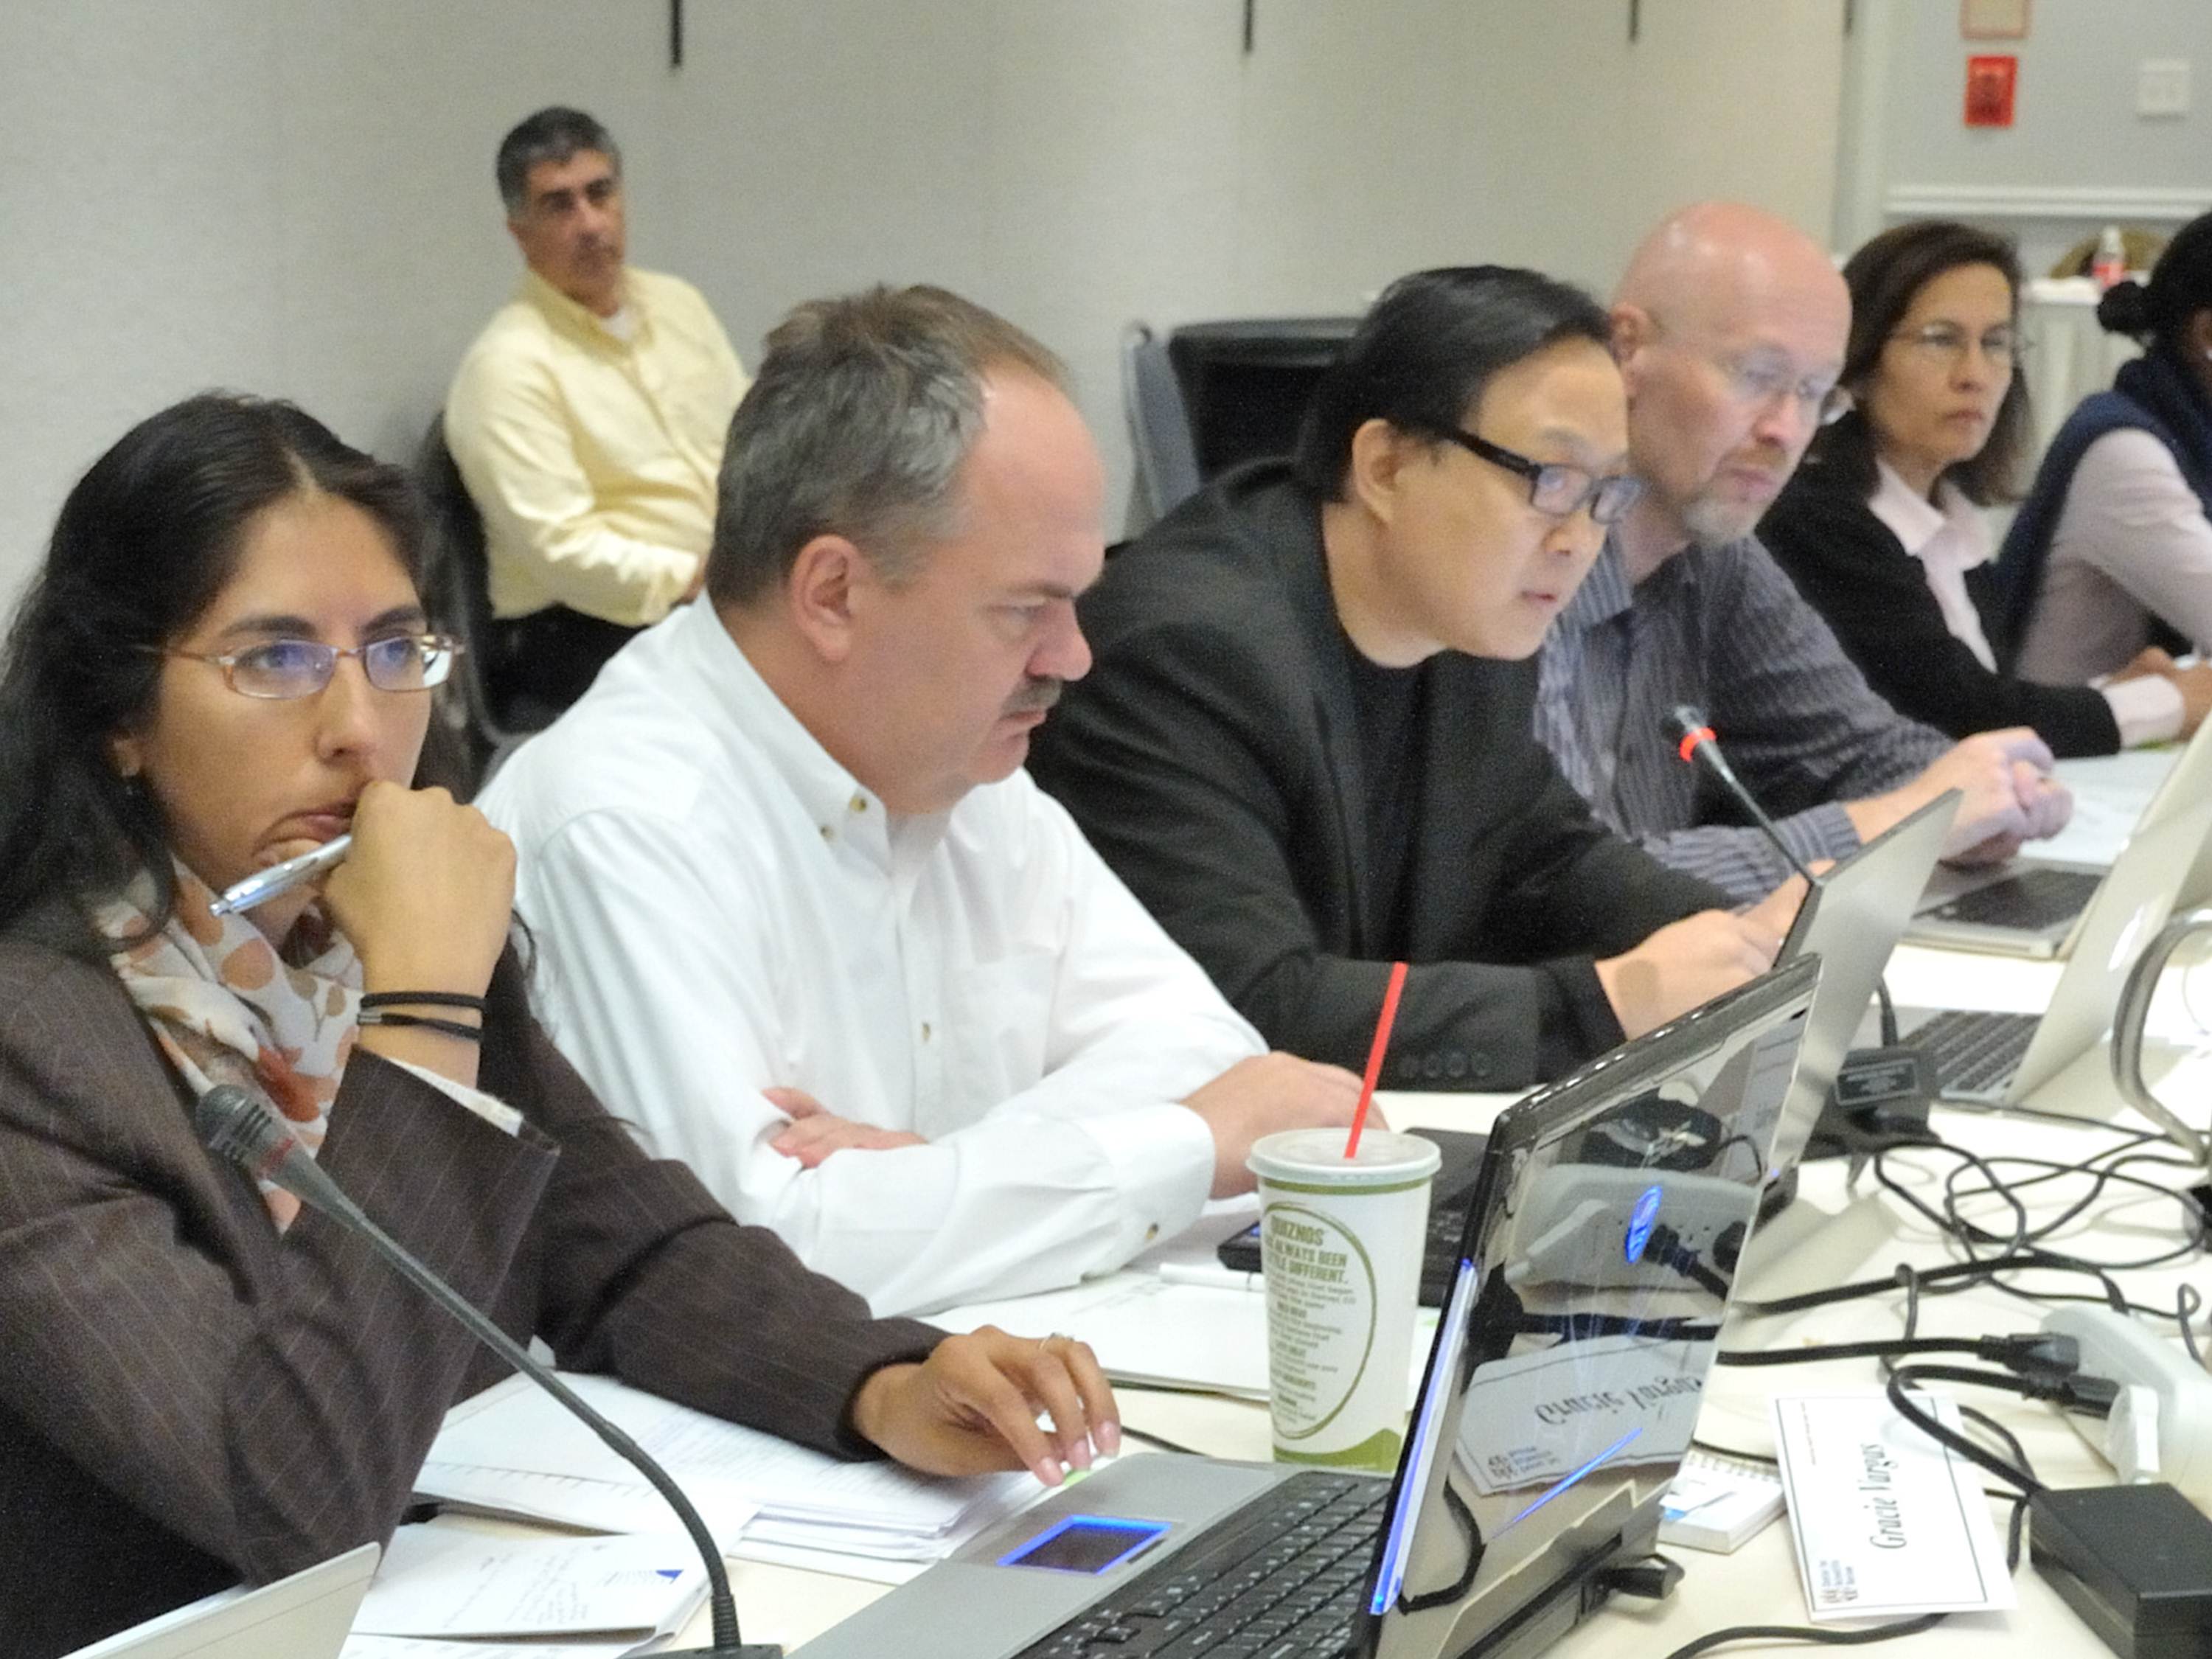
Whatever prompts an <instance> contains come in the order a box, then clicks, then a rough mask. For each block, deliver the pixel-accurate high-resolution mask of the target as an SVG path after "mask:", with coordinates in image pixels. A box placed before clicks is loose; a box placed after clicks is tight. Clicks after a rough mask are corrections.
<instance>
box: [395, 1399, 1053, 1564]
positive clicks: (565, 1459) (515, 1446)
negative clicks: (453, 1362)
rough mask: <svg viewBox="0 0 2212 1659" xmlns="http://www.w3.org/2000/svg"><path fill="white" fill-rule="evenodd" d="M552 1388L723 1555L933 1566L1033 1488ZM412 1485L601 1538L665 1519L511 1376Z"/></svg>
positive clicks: (662, 1508) (665, 1406) (632, 1481)
mask: <svg viewBox="0 0 2212 1659" xmlns="http://www.w3.org/2000/svg"><path fill="white" fill-rule="evenodd" d="M564 1380H565V1381H566V1382H567V1383H568V1385H569V1386H570V1387H571V1388H573V1389H575V1390H576V1392H577V1393H578V1394H580V1395H582V1396H583V1397H584V1398H585V1400H586V1401H588V1402H589V1403H590V1404H591V1405H592V1406H593V1407H596V1408H597V1409H598V1410H599V1411H600V1412H601V1413H604V1414H605V1416H607V1417H608V1418H610V1419H612V1420H613V1421H614V1422H615V1423H616V1424H617V1425H619V1426H620V1427H621V1428H622V1429H623V1431H625V1432H626V1433H628V1434H629V1436H630V1437H631V1438H633V1439H635V1441H636V1442H637V1443H639V1444H640V1445H641V1446H642V1447H644V1449H646V1451H647V1454H649V1455H651V1456H653V1457H654V1458H656V1459H658V1460H659V1462H660V1463H661V1465H662V1466H663V1467H664V1468H666V1469H667V1470H668V1472H669V1474H671V1475H672V1476H674V1477H675V1480H676V1481H677V1484H678V1485H679V1486H682V1487H683V1488H684V1492H686V1493H687V1494H688V1495H689V1496H690V1498H691V1500H692V1502H693V1503H694V1504H696V1505H697V1507H698V1509H699V1510H700V1511H701V1513H702V1515H703V1516H706V1518H707V1522H708V1528H710V1529H711V1530H712V1531H713V1532H714V1534H715V1536H716V1538H717V1539H718V1540H719V1541H721V1542H722V1544H723V1546H724V1547H725V1549H726V1551H727V1553H731V1554H732V1555H738V1556H745V1557H755V1558H757V1559H769V1560H791V1559H794V1557H793V1554H792V1552H793V1551H800V1552H808V1553H811V1552H817V1551H823V1552H829V1553H831V1554H832V1555H834V1556H836V1557H840V1558H845V1559H848V1560H853V1561H857V1562H863V1563H865V1562H877V1563H893V1564H906V1565H911V1564H917V1563H924V1562H928V1561H933V1560H936V1559H939V1558H940V1557H942V1556H944V1555H945V1554H947V1553H950V1552H951V1550H952V1549H953V1548H955V1547H957V1546H958V1545H959V1544H960V1543H961V1542H962V1541H964V1540H965V1539H967V1538H968V1537H969V1536H971V1535H972V1534H975V1532H977V1531H979V1530H981V1528H983V1527H984V1526H986V1525H987V1524H988V1523H989V1522H993V1521H995V1520H997V1519H998V1518H999V1517H1000V1516H1004V1515H1007V1514H1010V1513H1012V1511H1013V1510H1016V1509H1018V1508H1019V1507H1021V1505H1022V1504H1024V1503H1026V1502H1028V1501H1030V1499H1031V1498H1035V1497H1036V1496H1038V1495H1040V1493H1041V1491H1042V1489H1041V1488H1040V1487H1039V1486H1037V1484H1036V1480H1035V1479H1034V1478H1033V1477H1031V1476H1030V1475H1028V1474H994V1475H981V1476H977V1477H975V1478H972V1479H969V1480H940V1479H936V1478H933V1477H931V1476H928V1475H921V1474H915V1473H914V1472H913V1471H912V1470H909V1469H905V1468H900V1467H899V1466H898V1465H896V1464H894V1463H885V1462H871V1463H846V1462H839V1461H838V1460H837V1459H836V1458H834V1457H829V1456H826V1455H823V1454H822V1453H820V1452H815V1451H809V1450H807V1449H805V1448H804V1447H800V1446H794V1445H793V1444H792V1443H790V1442H788V1441H785V1440H779V1439H777V1438H775V1437H774V1436H773V1435H767V1434H763V1433H761V1432H759V1431H757V1430H753V1429H746V1428H741V1427H739V1426H738V1425H736V1424H734V1423H727V1422H725V1421H723V1420H722V1419H720V1418H718V1417H710V1416H708V1415H707V1414H706V1413H703V1412H696V1411H692V1410H691V1409H690V1408H689V1407H684V1406H678V1405H676V1404H674V1403H673V1402H672V1401H666V1400H663V1399H660V1398H659V1396H657V1395H649V1394H646V1393H643V1392H642V1391H641V1390H639V1389H632V1388H628V1387H626V1386H624V1385H623V1384H622V1383H617V1382H615V1381H614V1380H612V1379H611V1378H609V1377H604V1376H566V1377H565V1378H564ZM416 1487H417V1489H418V1490H420V1491H422V1492H425V1493H427V1494H428V1495H429V1496H431V1497H434V1498H445V1499H447V1500H449V1501H452V1502H455V1503H460V1504H468V1505H471V1506H472V1507H476V1508H480V1509H484V1510H492V1511H494V1512H496V1513H502V1514H509V1515H520V1516H525V1517H526V1518H529V1519H532V1520H543V1521H553V1522H562V1523H565V1524H568V1525H571V1526H579V1527H586V1528H592V1529H594V1530H598V1531H602V1532H628V1531H651V1532H656V1533H665V1532H667V1531H668V1530H669V1528H670V1527H671V1524H672V1518H671V1514H670V1511H669V1510H668V1507H667V1505H666V1504H664V1503H662V1501H661V1500H660V1498H659V1497H658V1496H657V1495H656V1494H655V1493H654V1492H653V1490H652V1489H651V1487H649V1486H647V1485H646V1483H645V1480H644V1477H643V1476H641V1475H640V1474H638V1473H637V1472H636V1471H635V1469H633V1468H631V1467H630V1466H629V1464H628V1463H627V1462H623V1460H622V1459H621V1458H620V1457H617V1455H615V1454H614V1453H613V1452H611V1451H610V1450H609V1449H607V1448H606V1447H605V1445H603V1444H602V1443H600V1441H599V1438H598V1437H597V1436H595V1435H593V1434H592V1431H590V1430H589V1429H587V1428H586V1427H585V1426H584V1425H582V1424H581V1423H580V1422H579V1421H577V1420H576V1419H575V1418H574V1417H573V1416H571V1415H570V1414H569V1413H568V1411H567V1409H566V1408H565V1407H562V1405H561V1404H560V1402H559V1401H556V1400H554V1399H553V1398H551V1397H550V1395H546V1394H545V1393H544V1392H543V1391H542V1390H540V1389H538V1388H537V1387H536V1385H534V1384H533V1383H531V1382H530V1381H529V1380H528V1379H526V1378H525V1377H520V1376H513V1377H509V1378H508V1379H507V1381H506V1382H504V1383H501V1384H499V1385H498V1386H497V1387H496V1388H493V1389H486V1390H485V1391H484V1392H483V1393H482V1394H480V1395H477V1396H476V1397H475V1398H474V1399H473V1400H466V1401H462V1402H461V1403H460V1404H459V1405H458V1406H456V1407H453V1410H452V1411H451V1412H449V1413H447V1416H446V1423H445V1426H444V1428H443V1429H442V1430H441V1431H440V1432H439V1435H438V1438H437V1441H436V1443H435V1444H434V1445H433V1446H432V1447H431V1449H430V1456H429V1461H428V1462H426V1463H425V1464H424V1465H423V1467H422V1474H421V1476H420V1477H419V1478H418V1479H417V1480H416ZM807 1564H808V1565H825V1566H828V1567H829V1570H831V1571H837V1570H840V1569H838V1568H837V1567H836V1565H833V1564H829V1563H824V1562H818V1561H814V1560H809V1561H808V1563H807ZM843 1570H845V1571H860V1575H861V1576H863V1577H892V1578H897V1577H907V1576H909V1575H908V1573H906V1572H903V1571H901V1572H893V1573H885V1572H881V1571H869V1570H867V1569H866V1568H865V1567H861V1568H857V1569H856V1568H854V1567H847V1568H845V1569H843Z"/></svg>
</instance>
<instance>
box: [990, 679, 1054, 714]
mask: <svg viewBox="0 0 2212 1659" xmlns="http://www.w3.org/2000/svg"><path fill="white" fill-rule="evenodd" d="M1066 684H1067V683H1066V681H1065V680H1063V679H1061V678H1060V677H1059V676H1058V675H1055V674H1045V675H1040V676H1036V677H1032V678H1030V679H1028V680H1026V681H1024V683H1023V684H1022V689H1021V690H1018V691H1017V692H1015V693H1014V695H1013V696H1011V697H1009V698H1007V699H1006V711H1005V712H1006V714H1050V713H1051V712H1052V706H1053V705H1054V703H1056V702H1059V701H1060V691H1061V690H1062V688H1063V687H1065V686H1066Z"/></svg>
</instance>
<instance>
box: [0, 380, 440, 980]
mask: <svg viewBox="0 0 2212 1659" xmlns="http://www.w3.org/2000/svg"><path fill="white" fill-rule="evenodd" d="M303 490H320V491H322V492H324V493H325V494H327V495H336V496H340V497H343V499H344V500H346V501H351V502H352V503H353V504H354V505H355V506H356V507H360V508H361V509H362V511H363V512H365V513H368V515H369V516H370V517H371V518H373V519H374V520H376V522H377V523H378V524H379V525H380V526H381V527H382V528H383V529H384V531H385V532H386V534H387V535H388V536H389V537H390V538H391V542H392V550H393V551H394V552H395V553H396V554H397V555H398V558H399V561H400V563H401V564H402V565H403V566H404V567H405V568H406V570H407V574H408V575H409V576H410V578H412V579H414V580H416V581H417V582H418V583H419V581H420V579H421V572H422V556H423V549H424V538H425V535H426V533H427V532H426V528H425V518H424V514H423V511H422V506H421V503H420V500H419V498H418V496H417V495H416V489H415V484H414V482H413V480H412V479H411V478H410V477H409V476H408V475H407V473H406V472H405V471H402V470H401V469H400V468H398V467H395V466H392V465H387V464H386V463H384V462H382V461H379V460H376V459H374V458H373V457H371V456H368V455H364V454H362V453H361V452H360V451H359V450H356V449H352V448H349V447H347V446H346V445H345V444H344V443H343V442H341V441H339V439H338V438H337V435H336V434H334V433H332V432H331V430H330V428H327V427H325V426H324V425H323V424H322V423H321V422H319V421H317V420H315V419H314V418H313V416H309V415H307V414H306V413H304V412H302V411H301V410H299V409H296V408H295V407H294V406H293V405H292V404H288V403H279V402H275V401H272V400H269V399H264V398H246V397H239V396H235V395H232V394H228V393H221V392H210V393H206V394H204V395H202V396H200V397H197V398H187V399H185V401H184V402H183V403H180V404H173V405H172V406H171V407H169V408H167V409H165V410H162V411H161V413H160V414H158V415H155V416H151V417H149V419H147V420H144V421H142V422H139V423H138V424H137V426H135V427H133V428H131V430H130V431H129V432H127V433H125V435H124V436H123V438H122V440H121V441H119V442H118V443H117V444H116V445H115V447H113V448H112V449H110V450H109V451H108V452H107V453H106V454H105V455H102V456H101V457H100V459H98V460H97V461H95V462H94V463H93V465H92V468H91V470H90V471H88V472H87V473H86V474H85V475H84V477H82V478H81V479H79V480H78V481H77V483H76V488H75V489H72V490H70V494H69V499H68V500H67V501H64V503H63V504H62V511H61V517H60V518H59V520H58V521H57V522H56V523H55V526H54V533H53V539H52V543H51V544H49V545H48V548H47V550H46V564H45V566H44V567H43V568H41V569H40V572H39V574H38V575H37V576H36V577H35V578H34V579H33V581H32V584H31V586H30V589H29V591H28V592H27V593H26V594H25V595H24V597H23V600H22V604H21V607H20V609H19V610H18V611H16V614H15V623H14V625H13V626H12V627H11V628H10V629H9V633H8V639H7V644H6V647H5V650H4V657H0V929H4V928H7V927H13V926H14V925H15V923H16V922H18V921H21V919H22V918H23V917H24V916H25V915H27V914H29V913H31V912H32V911H33V910H36V909H38V908H40V907H41V906H44V905H47V904H50V903H52V901H54V900H55V899H57V898H62V899H69V900H73V901H75V902H76V904H77V905H78V906H79V907H82V905H84V904H85V903H87V902H92V901H96V900H98V899H100V898H101V897H103V896H108V895H111V894H112V893H114V892H116V891H118V890H120V889H121V888H122V887H123V886H124V884H125V883H127V882H128V881H129V880H130V879H131V877H132V876H134V875H135V874H137V872H139V871H140V870H142V869H143V870H144V871H146V872H148V873H149V874H150V875H151V876H152V878H153V880H154V884H155V901H156V902H155V909H154V912H153V922H154V925H155V927H160V926H161V925H162V923H164V922H165V921H167V919H168V917H169V915H170V913H171V910H172V908H173V905H174V903H175V890H174V879H173V872H172V870H171V866H170V861H169V856H168V845H169V829H168V825H167V823H164V821H163V818H162V814H161V808H160V806H159V805H158V804H157V803H156V802H155V799H154V797H153V794H152V793H151V792H150V791H149V790H147V789H145V788H143V787H137V786H136V785H135V784H133V783H131V782H127V781H125V779H123V778H122V777H121V776H120V775H118V773H117V772H116V770H115V768H114V765H113V763H112V759H111V757H110V754H109V744H110V740H111V739H112V738H114V737H116V736H117V735H118V734H120V733H123V732H129V731H131V730H132V729H133V728H134V727H136V726H138V725H139V724H140V723H142V722H143V721H144V720H147V719H148V718H149V716H150V715H151V714H152V712H153V708H154V700H155V689H156V687H157V685H158V684H159V682H160V678H161V657H160V656H159V655H158V654H156V652H157V650H158V647H161V646H164V645H167V644H168V643H170V642H172V641H174V640H176V639H178V638H179V637H180V636H181V635H184V634H185V633H186V632H188V631H189V630H190V629H191V626H192V624H193V623H195V622H196V621H197V620H198V618H199V617H200V616H201V614H202V613H203V612H204V611H206V609H207V607H208V606H209V605H210V604H212V603H213V602H214V600H215V598H216V594H217V593H219V592H221V591H222V586H223V585H224V583H226V582H227V581H228V580H230V577H231V574H232V572H233V571H234V569H235V568H236V567H237V563H238V558H239V554H240V550H241V547H242V544H243V543H244V539H245V537H246V531H247V528H248V526H250V525H251V524H252V522H253V520H254V519H255V518H256V516H257V515H258V514H259V513H263V512H264V511H266V510H267V509H268V508H270V507H273V506H275V505H276V504H277V503H278V502H280V501H283V500H285V499H286V498H287V497H289V496H292V495H298V494H300V493H301V491H303ZM440 727H441V723H440V722H438V721H436V720H433V721H432V722H431V730H432V732H433V734H434V738H435V734H436V733H437V732H439V730H440ZM441 764H442V762H441V761H435V760H433V758H432V754H431V750H430V749H429V748H428V747H426V749H425V769H426V770H429V769H435V768H436V767H437V766H439V765H441ZM75 943H76V945H79V946H80V947H81V948H83V949H85V950H88V951H98V950H100V948H102V947H101V946H100V945H99V943H98V941H97V940H95V939H93V938H92V936H91V935H90V933H89V929H87V930H86V933H85V936H84V937H83V938H82V939H78V940H76V941H75Z"/></svg>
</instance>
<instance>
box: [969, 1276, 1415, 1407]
mask: <svg viewBox="0 0 2212 1659" xmlns="http://www.w3.org/2000/svg"><path fill="white" fill-rule="evenodd" d="M1249 1277H1250V1279H1251V1281H1252V1285H1253V1288H1252V1289H1249V1290H1225V1289H1217V1288H1215V1287H1214V1286H1212V1285H1191V1284H1183V1283H1176V1282H1173V1281H1171V1280H1170V1279H1164V1278H1162V1277H1161V1276H1160V1274H1159V1273H1157V1272H1145V1271H1142V1270H1138V1269H1124V1270H1123V1271H1122V1272H1121V1273H1109V1274H1107V1275H1105V1276H1104V1277H1103V1278H1099V1279H1089V1280H1086V1281H1085V1283H1083V1284H1080V1285H1075V1286H1073V1288H1071V1289H1068V1290H1065V1291H1049V1292H1048V1293H1046V1294H1044V1295H1042V1296H1024V1297H1017V1298H1015V1299H1014V1300H1012V1301H1008V1302H976V1303H971V1304H969V1305H968V1306H967V1307H964V1308H949V1309H947V1310H945V1311H944V1312H942V1313H934V1314H932V1315H931V1316H929V1318H930V1322H931V1323H932V1324H933V1325H942V1326H944V1327H945V1329H947V1330H951V1331H972V1330H974V1329H975V1328H977V1327H978V1326H981V1325H996V1326H998V1327H999V1328H1000V1329H1002V1330H1008V1331H1012V1332H1013V1333H1014V1334H1016V1335H1017V1336H1043V1335H1046V1334H1048V1333H1050V1332H1053V1331H1066V1332H1068V1333H1069V1334H1071V1335H1074V1336H1079V1337H1081V1338H1082V1339H1083V1340H1085V1342H1088V1343H1089V1344H1090V1345H1091V1352H1093V1353H1095V1354H1097V1356H1098V1364H1099V1365H1100V1367H1101V1368H1102V1369H1103V1370H1104V1371H1105V1373H1106V1375H1107V1376H1109V1377H1111V1378H1112V1379H1113V1380H1114V1381H1115V1382H1116V1383H1128V1384H1129V1385H1130V1386H1131V1387H1133V1388H1146V1389H1193V1390H1195V1391H1197V1392H1200V1393H1204V1394H1224V1395H1231V1397H1233V1398H1236V1399H1239V1400H1265V1399H1266V1398H1267V1295H1266V1293H1265V1291H1263V1290H1262V1289H1261V1288H1260V1286H1261V1279H1259V1277H1258V1275H1256V1274H1254V1275H1250V1276H1249ZM1436 1329H1437V1313H1436V1310H1435V1309H1433V1308H1423V1309H1420V1310H1419V1311H1418V1313H1417V1315H1416V1316H1415V1318H1414V1321H1413V1347H1412V1350H1411V1352H1410V1353H1409V1354H1408V1355H1407V1359H1408V1364H1409V1369H1408V1370H1407V1383H1406V1394H1407V1399H1408V1400H1410V1399H1411V1398H1412V1397H1413V1394H1414V1393H1415V1392H1416V1391H1417V1390H1418V1389H1419V1387H1420V1381H1421V1372H1422V1370H1423V1368H1424V1367H1425V1365H1426V1364H1427V1363H1428V1357H1429V1348H1430V1346H1431V1341H1432V1339H1433V1338H1434V1337H1435V1335H1436Z"/></svg>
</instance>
